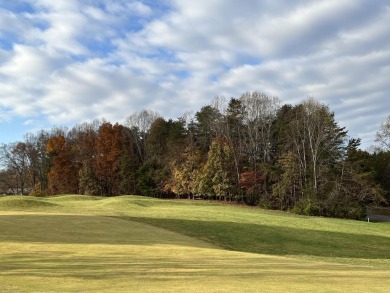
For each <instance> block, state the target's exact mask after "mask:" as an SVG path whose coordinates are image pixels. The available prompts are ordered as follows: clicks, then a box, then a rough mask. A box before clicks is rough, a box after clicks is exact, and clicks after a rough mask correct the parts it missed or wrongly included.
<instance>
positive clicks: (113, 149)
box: [94, 123, 123, 196]
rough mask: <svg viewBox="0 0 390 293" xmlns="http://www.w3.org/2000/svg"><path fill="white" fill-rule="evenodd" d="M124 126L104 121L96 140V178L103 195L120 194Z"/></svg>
mask: <svg viewBox="0 0 390 293" xmlns="http://www.w3.org/2000/svg"><path fill="white" fill-rule="evenodd" d="M122 138H123V126H122V125H119V124H118V123H116V124H115V125H112V124H111V123H103V124H102V125H101V126H100V127H99V133H98V137H97V141H96V152H97V155H96V157H95V160H94V168H95V172H96V178H97V180H98V183H99V189H100V194H101V195H106V196H113V195H118V194H120V191H119V187H120V157H121V152H122Z"/></svg>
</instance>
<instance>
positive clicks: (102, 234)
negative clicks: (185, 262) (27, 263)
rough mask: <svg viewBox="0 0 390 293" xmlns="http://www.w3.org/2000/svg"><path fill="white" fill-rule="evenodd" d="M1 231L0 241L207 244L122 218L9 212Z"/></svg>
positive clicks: (2, 219) (1, 221)
mask: <svg viewBox="0 0 390 293" xmlns="http://www.w3.org/2000/svg"><path fill="white" fill-rule="evenodd" d="M0 231H1V232H0V242H19V243H53V244H113V245H115V244H131V245H156V244H167V245H181V246H189V247H205V246H206V245H205V244H204V243H202V242H201V241H195V242H194V241H192V239H191V238H188V237H186V236H183V235H180V234H177V233H172V232H170V231H167V230H164V229H161V228H156V227H154V226H151V225H146V224H144V223H139V222H135V221H134V222H133V221H129V220H128V219H127V220H123V219H120V218H119V217H117V218H115V217H104V216H84V215H57V214H8V215H0Z"/></svg>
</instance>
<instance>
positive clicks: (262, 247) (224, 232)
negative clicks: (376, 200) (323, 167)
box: [0, 195, 390, 292]
mask: <svg viewBox="0 0 390 293" xmlns="http://www.w3.org/2000/svg"><path fill="white" fill-rule="evenodd" d="M0 231H1V233H0V251H1V253H0V263H1V273H0V284H1V285H0V291H1V292H80V291H81V292H134V291H137V292H161V291H174V292H188V291H193V292H199V291H203V292H231V291H240V292H254V291H259V290H261V291H264V292H267V291H276V290H277V291H281V290H282V291H290V292H303V291H314V290H315V291H324V292H325V291H340V292H341V291H354V292H363V291H367V290H368V289H369V290H370V291H377V292H385V291H386V290H387V289H388V288H389V286H390V252H389V249H388V248H389V247H390V227H389V224H387V223H366V222H359V221H351V220H340V219H329V218H316V217H303V216H296V215H290V214H287V213H282V212H273V211H265V210H261V209H258V208H249V207H240V206H231V205H226V204H217V203H214V202H204V201H188V200H158V199H152V198H145V197H137V196H121V197H112V198H101V197H89V196H77V195H64V196H56V197H49V198H31V197H2V198H0Z"/></svg>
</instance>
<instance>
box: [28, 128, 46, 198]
mask: <svg viewBox="0 0 390 293" xmlns="http://www.w3.org/2000/svg"><path fill="white" fill-rule="evenodd" d="M49 137H50V134H49V133H48V132H47V131H44V130H41V131H39V132H38V133H36V134H31V133H29V134H27V135H26V136H25V143H26V146H27V156H28V160H29V162H30V166H29V168H30V170H29V173H30V181H31V187H33V188H34V194H36V195H42V194H46V193H47V191H48V174H49V171H50V167H51V159H50V157H49V155H48V154H47V152H46V146H47V143H48V141H49Z"/></svg>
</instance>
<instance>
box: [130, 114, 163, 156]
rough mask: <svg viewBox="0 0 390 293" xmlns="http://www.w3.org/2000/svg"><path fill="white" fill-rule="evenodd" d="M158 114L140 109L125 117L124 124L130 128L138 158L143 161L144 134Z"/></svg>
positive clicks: (144, 153)
mask: <svg viewBox="0 0 390 293" xmlns="http://www.w3.org/2000/svg"><path fill="white" fill-rule="evenodd" d="M159 117H160V115H159V114H158V113H157V112H155V111H151V110H142V111H141V112H137V113H134V114H132V115H130V116H129V117H128V118H127V119H126V126H127V127H128V128H129V129H130V131H131V134H132V135H133V140H134V142H135V144H136V148H137V152H138V155H139V158H140V160H141V161H142V162H143V161H145V159H146V155H147V154H146V136H147V133H148V131H149V129H150V127H151V126H152V124H153V122H154V121H156V119H157V118H159Z"/></svg>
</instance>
